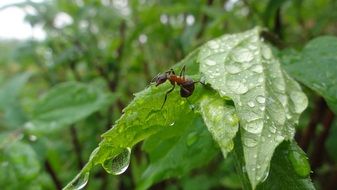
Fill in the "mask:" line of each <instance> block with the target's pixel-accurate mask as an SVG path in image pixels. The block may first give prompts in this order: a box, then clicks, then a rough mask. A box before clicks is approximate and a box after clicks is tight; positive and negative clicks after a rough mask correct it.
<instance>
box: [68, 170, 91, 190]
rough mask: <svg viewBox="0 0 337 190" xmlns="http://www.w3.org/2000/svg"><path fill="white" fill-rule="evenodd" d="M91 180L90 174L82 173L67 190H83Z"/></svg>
mask: <svg viewBox="0 0 337 190" xmlns="http://www.w3.org/2000/svg"><path fill="white" fill-rule="evenodd" d="M88 180H89V172H86V173H80V174H79V175H77V176H76V178H75V179H74V181H73V182H72V183H71V184H70V186H67V187H66V188H65V189H67V190H80V189H83V188H84V187H85V186H86V185H87V183H88Z"/></svg>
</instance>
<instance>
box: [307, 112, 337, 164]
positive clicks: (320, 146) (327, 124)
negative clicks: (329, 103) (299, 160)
mask: <svg viewBox="0 0 337 190" xmlns="http://www.w3.org/2000/svg"><path fill="white" fill-rule="evenodd" d="M333 119H334V114H333V112H332V111H331V110H330V109H328V108H327V111H326V114H325V117H324V120H323V127H324V130H323V131H322V132H321V134H320V135H319V137H318V139H317V141H316V143H315V145H316V147H315V148H314V152H313V153H312V159H311V166H312V169H313V170H315V169H316V168H317V167H319V166H320V165H321V163H322V158H323V157H322V156H323V153H324V150H325V149H324V145H325V141H326V139H327V137H328V135H329V131H330V128H331V126H332V122H333Z"/></svg>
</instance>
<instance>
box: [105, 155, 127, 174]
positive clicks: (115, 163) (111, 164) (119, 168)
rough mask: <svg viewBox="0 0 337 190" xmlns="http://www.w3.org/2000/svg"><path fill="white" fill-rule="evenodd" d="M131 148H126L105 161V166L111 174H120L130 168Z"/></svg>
mask: <svg viewBox="0 0 337 190" xmlns="http://www.w3.org/2000/svg"><path fill="white" fill-rule="evenodd" d="M130 157H131V149H130V148H125V149H123V151H122V152H121V153H120V154H118V155H117V156H115V157H114V158H112V159H109V160H106V161H105V162H104V163H103V168H104V169H105V171H107V172H108V173H110V174H113V175H120V174H122V173H124V172H125V171H126V169H128V167H129V164H130Z"/></svg>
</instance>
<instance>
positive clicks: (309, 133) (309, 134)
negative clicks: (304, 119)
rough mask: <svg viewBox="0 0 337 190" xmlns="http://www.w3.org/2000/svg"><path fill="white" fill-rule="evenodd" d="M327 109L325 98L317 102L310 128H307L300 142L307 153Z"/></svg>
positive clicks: (309, 124)
mask: <svg viewBox="0 0 337 190" xmlns="http://www.w3.org/2000/svg"><path fill="white" fill-rule="evenodd" d="M325 107H326V104H325V102H324V100H323V98H319V99H318V100H317V101H316V103H315V107H314V111H313V112H312V114H311V116H310V118H311V120H310V121H309V123H308V126H307V127H306V128H305V131H304V134H303V136H302V138H301V140H300V146H301V148H302V149H303V151H305V152H307V151H308V147H309V145H310V142H311V140H312V139H314V135H315V132H316V127H317V124H318V123H319V121H320V119H321V118H322V116H323V113H324V109H325Z"/></svg>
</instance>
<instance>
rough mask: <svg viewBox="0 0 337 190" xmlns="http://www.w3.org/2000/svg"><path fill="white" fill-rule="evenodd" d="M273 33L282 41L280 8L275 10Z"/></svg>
mask: <svg viewBox="0 0 337 190" xmlns="http://www.w3.org/2000/svg"><path fill="white" fill-rule="evenodd" d="M274 33H275V34H277V35H278V37H279V38H280V39H283V31H282V16H281V7H279V8H277V10H276V13H275V18H274Z"/></svg>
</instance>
